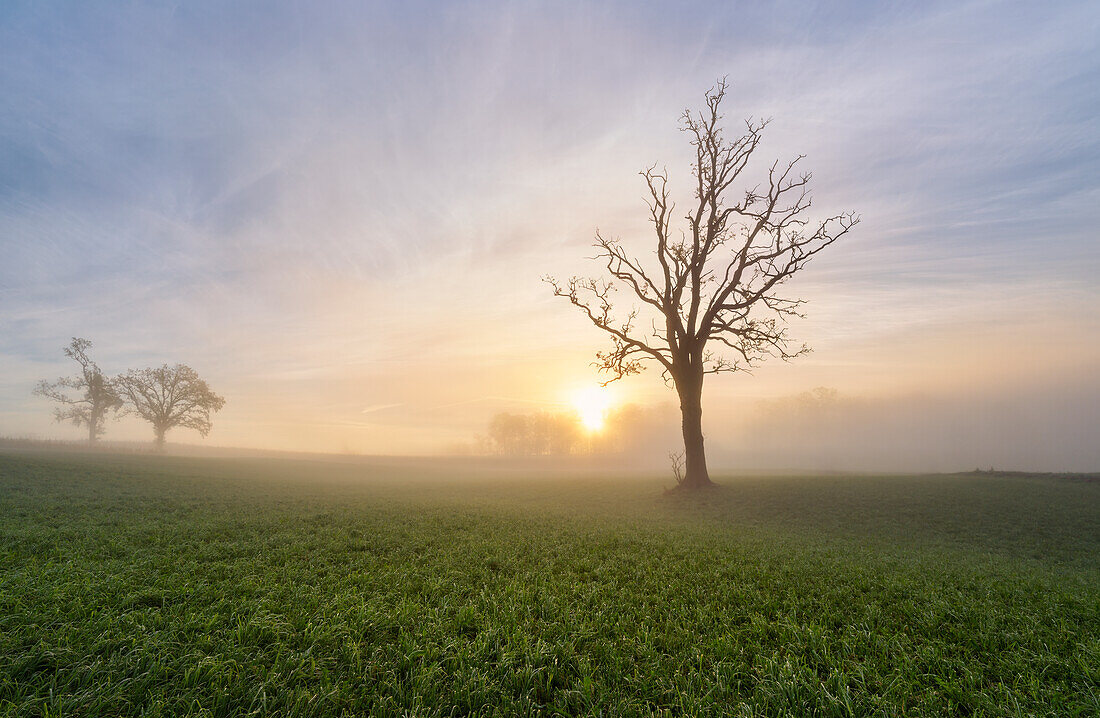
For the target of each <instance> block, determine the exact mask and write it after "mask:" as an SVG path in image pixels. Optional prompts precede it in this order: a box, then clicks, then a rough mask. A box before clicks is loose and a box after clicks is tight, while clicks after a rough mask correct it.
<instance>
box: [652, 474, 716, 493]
mask: <svg viewBox="0 0 1100 718" xmlns="http://www.w3.org/2000/svg"><path fill="white" fill-rule="evenodd" d="M716 488H718V484H716V483H714V482H713V481H711V480H710V477H709V476H704V477H703V478H702V479H693V478H685V479H684V480H683V481H681V482H680V483H678V484H676V485H675V486H673V487H672V488H671V489H669V490H668V491H666V492H665V493H668V494H685V493H691V492H694V491H706V490H707V489H716Z"/></svg>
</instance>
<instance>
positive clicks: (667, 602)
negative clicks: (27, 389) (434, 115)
mask: <svg viewBox="0 0 1100 718" xmlns="http://www.w3.org/2000/svg"><path fill="white" fill-rule="evenodd" d="M722 481H723V486H722V487H721V488H720V489H718V490H716V491H711V492H707V493H706V494H705V495H703V496H697V497H692V496H671V497H667V496H663V495H662V488H663V486H664V485H667V483H668V480H667V479H665V480H658V479H654V478H637V477H634V478H630V477H616V476H613V475H606V474H605V473H604V474H600V475H596V476H591V475H590V476H585V475H583V472H577V471H576V470H573V471H569V472H563V473H562V474H559V475H557V476H555V475H554V472H552V471H549V470H546V469H545V468H544V469H540V470H538V471H531V472H529V473H527V474H523V475H520V474H519V473H517V472H516V471H515V470H510V469H508V468H507V467H503V466H497V465H493V464H491V463H481V464H478V463H476V462H456V463H454V464H450V465H449V464H447V463H446V462H443V461H423V462H413V461H397V460H394V461H389V462H387V461H382V460H374V461H372V460H348V461H346V462H340V461H336V460H333V461H321V460H293V459H202V458H172V457H150V456H124V455H119V456H111V455H81V454H58V455H55V456H48V455H43V454H34V453H28V452H8V453H0V715H27V716H31V715H35V716H53V715H58V716H60V715H65V716H123V715H147V716H156V715H162V716H169V715H171V716H179V715H210V716H215V715H218V716H221V715H227V716H228V715H280V716H291V715H294V716H329V715H332V716H335V715H347V716H351V715H383V716H384V715H393V716H398V715H410V716H433V715H502V716H510V715H746V716H748V715H792V716H862V715H881V716H903V715H936V716H939V715H1019V716H1025V715H1052V716H1055V715H1056V716H1073V715H1082V716H1085V715H1088V716H1097V715H1100V483H1095V482H1090V481H1086V480H1082V479H1080V478H1072V477H1049V476H1035V477H1029V476H1015V475H1000V476H998V475H985V474H981V475H960V476H925V477H895V476H890V477H871V476H868V477H855V478H842V477H759V478H750V477H729V478H726V479H724V480H722ZM662 482H663V483H662Z"/></svg>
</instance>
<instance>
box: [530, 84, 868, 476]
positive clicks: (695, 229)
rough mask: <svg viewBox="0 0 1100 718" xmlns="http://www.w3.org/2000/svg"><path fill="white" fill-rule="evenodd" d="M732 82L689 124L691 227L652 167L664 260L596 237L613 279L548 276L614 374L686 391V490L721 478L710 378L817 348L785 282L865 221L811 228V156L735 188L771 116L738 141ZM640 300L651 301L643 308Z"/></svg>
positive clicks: (648, 177)
mask: <svg viewBox="0 0 1100 718" xmlns="http://www.w3.org/2000/svg"><path fill="white" fill-rule="evenodd" d="M726 90H727V86H726V83H725V81H721V82H719V83H718V84H717V85H716V86H715V87H714V88H712V89H711V90H709V91H708V92H707V94H706V100H705V102H706V106H705V108H704V109H703V110H702V111H701V112H698V113H692V112H691V111H685V112H684V114H683V117H682V128H683V130H684V131H685V132H686V133H687V135H688V138H689V140H690V143H691V146H692V147H693V148H694V150H695V158H694V162H693V164H692V168H691V169H692V171H691V176H692V195H693V199H692V201H691V203H690V206H689V210H688V213H687V215H686V217H685V219H686V227H684V228H683V229H682V230H677V229H674V227H673V217H674V213H675V206H674V203H673V201H672V200H671V198H670V194H669V190H668V174H667V172H665V171H660V172H658V171H656V169H655V166H654V167H650V168H649V169H647V170H644V171H643V172H641V175H642V177H643V178H644V179H645V182H646V186H647V188H648V195H649V196H648V198H647V204H648V206H649V223H650V224H651V225H652V227H653V231H654V240H655V244H656V247H655V249H654V252H653V254H654V256H655V258H656V262H653V261H649V262H642V261H641V260H639V259H638V258H636V257H634V256H633V255H632V254H630V252H628V250H627V249H626V248H625V247H624V246H623V245H622V244H621V242H620V240H618V239H615V238H610V237H605V236H603V235H601V234H600V233H599V232H597V233H596V242H595V246H596V250H597V251H596V257H595V259H597V260H599V261H600V262H601V263H602V264H604V265H605V269H606V272H607V275H608V276H607V277H605V278H603V279H591V278H581V277H573V278H571V279H570V280H569V281H568V282H565V283H559V282H558V281H556V280H555V279H554V278H552V277H547V278H546V280H547V281H548V282H549V283H550V284H551V285H552V286H553V288H554V294H555V295H556V296H560V297H564V298H566V299H568V300H569V301H570V302H571V303H572V304H573V305H574V306H575V307H577V308H578V309H579V310H580V311H581V312H583V313H584V314H585V315H586V316H587V317H588V319H589V320H590V321H591V322H592V323H593V324H594V325H595V326H597V327H598V328H600V329H601V330H603V331H604V332H606V333H607V334H609V335H610V339H611V347H610V349H608V350H606V351H601V352H598V353H597V354H596V357H597V360H598V362H597V366H598V367H599V368H600V370H601V371H605V372H609V373H610V374H611V375H612V376H611V378H610V379H608V382H610V381H614V380H616V379H621V378H622V377H624V376H627V375H630V374H636V373H638V372H640V371H641V370H642V369H643V367H644V366H645V365H646V364H647V363H656V364H657V365H659V366H660V367H661V370H662V375H663V376H664V378H665V381H666V382H669V383H671V384H672V385H674V386H675V388H676V392H677V394H678V395H679V399H680V411H681V419H682V421H681V425H682V432H683V439H684V453H685V459H686V466H685V470H684V473H683V475H682V481H681V482H680V486H682V487H684V488H698V487H703V486H709V485H711V483H712V482H711V480H710V475H709V473H708V472H707V462H706V454H705V451H704V447H703V429H702V393H703V379H704V377H705V376H706V375H708V374H718V373H722V372H735V371H743V370H746V369H750V368H751V367H753V366H754V365H756V363H757V362H759V361H761V360H763V359H765V358H766V357H769V356H775V357H779V358H782V359H784V360H788V359H792V358H793V357H796V356H799V355H801V354H803V353H805V352H807V351H809V349H808V348H807V347H806V346H805V345H799V346H793V345H792V344H791V343H790V339H789V337H788V334H787V320H788V319H790V318H791V317H799V316H802V315H801V312H800V309H801V306H802V304H803V301H802V300H800V299H796V298H792V297H789V296H785V295H784V294H783V292H782V291H781V290H782V288H783V285H784V284H785V283H786V282H787V280H788V279H790V278H791V277H792V276H793V275H794V274H795V273H796V272H798V271H799V270H800V269H802V268H803V267H805V266H806V263H807V262H809V261H810V259H812V258H813V257H814V256H816V255H817V253H818V252H820V251H821V250H823V249H825V248H826V247H828V246H829V245H830V244H832V243H833V242H835V241H836V240H837V239H839V238H840V237H841V236H843V235H844V234H846V233H847V232H848V231H849V230H850V229H851V228H852V227H853V226H855V224H856V223H857V222H858V221H859V219H858V217H857V216H856V215H854V214H851V213H846V214H837V215H833V216H831V217H827V218H825V219H823V220H820V221H818V222H816V223H814V224H811V223H810V221H809V218H808V216H807V212H808V210H809V209H810V193H809V182H810V174H809V173H808V172H801V171H800V170H799V168H798V164H799V161H800V160H801V159H802V157H801V156H799V157H796V158H795V159H793V160H791V161H789V162H785V163H780V162H779V161H778V160H777V161H776V162H774V163H773V164H771V166H770V169H769V170H767V177H766V179H765V180H764V181H763V182H761V183H760V184H754V185H750V186H749V188H748V189H745V190H744V191H743V192H742V193H741V194H735V193H734V189H733V185H734V183H735V182H737V181H738V180H740V179H741V175H742V172H743V171H744V170H745V168H746V166H747V165H748V163H749V160H750V158H751V157H752V155H753V153H754V152H755V151H756V149H757V147H758V146H759V143H760V140H761V136H762V132H763V130H764V128H765V127H766V126H767V124H768V122H767V121H759V122H758V121H754V120H752V119H750V120H748V121H746V123H745V130H744V133H743V134H741V135H740V136H739V137H737V138H736V139H730V138H727V137H726V135H725V133H724V132H723V130H722V128H721V123H722V119H723V118H722V115H721V113H720V112H719V109H720V106H721V104H722V100H723V99H724V98H725V96H726ZM620 289H625V290H626V291H627V293H628V295H630V296H631V301H630V302H629V307H628V308H626V309H625V310H623V311H620V312H618V313H617V312H616V311H615V292H616V291H617V290H620ZM639 302H640V304H639Z"/></svg>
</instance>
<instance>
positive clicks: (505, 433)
mask: <svg viewBox="0 0 1100 718" xmlns="http://www.w3.org/2000/svg"><path fill="white" fill-rule="evenodd" d="M580 438H581V428H580V420H579V419H578V418H577V416H576V415H575V414H550V413H546V412H537V413H534V414H510V413H508V412H501V413H499V414H496V415H495V416H493V418H492V420H490V422H489V436H488V439H489V448H490V449H491V451H492V452H493V453H496V454H503V455H506V456H544V455H563V454H570V453H573V451H575V450H576V448H577V445H578V443H579V442H580Z"/></svg>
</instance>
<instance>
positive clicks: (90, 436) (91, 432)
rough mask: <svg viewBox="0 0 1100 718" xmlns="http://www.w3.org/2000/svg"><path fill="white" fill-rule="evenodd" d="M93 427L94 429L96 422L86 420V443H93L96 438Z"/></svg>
mask: <svg viewBox="0 0 1100 718" xmlns="http://www.w3.org/2000/svg"><path fill="white" fill-rule="evenodd" d="M95 429H96V422H95V421H89V422H88V443H89V444H94V443H95V440H96V431H95Z"/></svg>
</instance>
